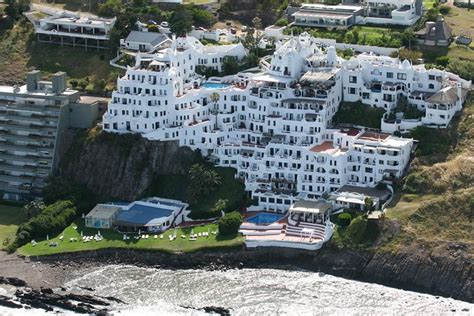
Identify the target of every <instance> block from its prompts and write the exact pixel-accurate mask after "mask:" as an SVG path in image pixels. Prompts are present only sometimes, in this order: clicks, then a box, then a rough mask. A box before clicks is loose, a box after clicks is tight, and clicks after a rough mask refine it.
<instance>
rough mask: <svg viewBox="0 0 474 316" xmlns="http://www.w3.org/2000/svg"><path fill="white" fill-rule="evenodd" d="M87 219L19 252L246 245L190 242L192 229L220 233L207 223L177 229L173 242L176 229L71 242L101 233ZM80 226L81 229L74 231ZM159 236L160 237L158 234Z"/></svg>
mask: <svg viewBox="0 0 474 316" xmlns="http://www.w3.org/2000/svg"><path fill="white" fill-rule="evenodd" d="M82 223H83V220H82V219H81V220H77V221H76V222H75V223H73V224H72V225H70V226H69V227H67V228H66V229H65V230H64V231H63V232H62V233H61V234H60V235H59V236H56V237H54V238H50V240H49V241H46V240H43V241H40V242H38V244H37V245H36V246H33V245H32V244H31V243H29V244H27V245H25V246H23V247H21V248H19V249H18V252H19V253H20V254H23V255H28V256H40V255H49V254H58V253H67V252H75V251H85V250H97V249H105V248H129V249H148V250H157V251H164V252H192V251H196V250H199V249H210V248H222V247H224V248H225V247H238V246H241V245H242V244H243V237H242V236H240V235H238V236H231V237H222V236H219V235H213V234H212V233H211V234H209V237H198V238H197V240H195V241H191V240H189V235H190V233H191V230H193V232H194V233H196V234H197V233H199V232H208V231H210V232H213V231H216V230H217V224H207V225H201V226H196V227H194V228H180V229H177V234H176V235H177V238H176V239H175V240H174V241H170V240H169V238H168V236H169V235H173V234H174V230H173V229H171V230H168V231H166V232H165V233H164V234H163V239H160V238H157V239H155V238H153V236H154V235H153V234H149V235H150V238H149V239H138V240H137V239H134V238H133V235H130V236H131V238H130V239H129V240H126V241H124V240H123V234H121V233H118V232H116V231H113V230H104V229H102V230H100V233H101V235H102V236H103V237H104V239H103V240H101V241H90V242H87V243H84V242H82V241H77V242H70V241H69V240H70V238H78V239H79V240H80V239H81V235H80V233H81V231H82V232H83V234H84V235H85V236H93V235H95V234H97V233H98V230H97V229H91V228H86V227H84V225H83V224H82ZM74 227H77V229H74ZM61 235H62V236H64V239H63V241H61V240H59V237H60V236H61ZM181 235H186V238H182V237H181ZM158 236H159V235H158ZM51 242H57V243H58V246H57V247H50V246H49V244H50V243H51Z"/></svg>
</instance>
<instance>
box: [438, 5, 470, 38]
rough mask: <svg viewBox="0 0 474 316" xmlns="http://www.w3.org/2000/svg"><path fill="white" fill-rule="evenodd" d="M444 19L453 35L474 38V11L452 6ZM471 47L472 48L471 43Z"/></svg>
mask: <svg viewBox="0 0 474 316" xmlns="http://www.w3.org/2000/svg"><path fill="white" fill-rule="evenodd" d="M444 19H445V21H446V23H447V24H448V25H449V26H450V27H451V29H452V31H453V34H454V35H461V34H465V35H469V36H471V37H474V10H468V9H467V8H458V7H455V6H453V7H451V11H450V12H449V14H448V15H446V16H445V17H444ZM471 47H474V46H473V44H472V43H471Z"/></svg>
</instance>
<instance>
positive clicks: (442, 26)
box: [416, 14, 453, 46]
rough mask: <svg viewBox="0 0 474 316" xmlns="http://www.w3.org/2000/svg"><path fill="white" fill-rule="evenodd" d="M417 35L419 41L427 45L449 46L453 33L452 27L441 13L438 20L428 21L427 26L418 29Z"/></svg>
mask: <svg viewBox="0 0 474 316" xmlns="http://www.w3.org/2000/svg"><path fill="white" fill-rule="evenodd" d="M416 36H417V38H418V42H419V43H420V44H422V45H425V46H449V44H450V43H451V38H452V36H453V35H452V31H451V28H450V27H449V25H448V24H447V23H446V22H445V21H444V18H443V16H442V15H441V14H440V15H438V17H437V19H436V22H431V21H430V22H426V24H425V28H424V29H421V30H420V31H418V32H417V33H416Z"/></svg>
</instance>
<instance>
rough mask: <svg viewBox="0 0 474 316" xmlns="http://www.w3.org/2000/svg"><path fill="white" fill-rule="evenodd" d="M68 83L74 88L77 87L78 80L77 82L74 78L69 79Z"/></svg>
mask: <svg viewBox="0 0 474 316" xmlns="http://www.w3.org/2000/svg"><path fill="white" fill-rule="evenodd" d="M69 84H70V85H71V87H72V88H73V89H76V88H77V85H78V84H79V82H78V81H77V80H76V79H71V80H70V81H69Z"/></svg>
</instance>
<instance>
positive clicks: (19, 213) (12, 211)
mask: <svg viewBox="0 0 474 316" xmlns="http://www.w3.org/2000/svg"><path fill="white" fill-rule="evenodd" d="M25 219H26V217H25V214H24V212H23V209H22V208H21V207H17V206H7V205H1V204H0V249H2V250H3V249H5V247H6V246H7V244H6V242H5V239H7V240H8V239H9V240H10V241H13V240H14V239H15V234H16V230H17V228H18V225H19V224H21V223H22V222H23V221H25Z"/></svg>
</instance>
